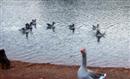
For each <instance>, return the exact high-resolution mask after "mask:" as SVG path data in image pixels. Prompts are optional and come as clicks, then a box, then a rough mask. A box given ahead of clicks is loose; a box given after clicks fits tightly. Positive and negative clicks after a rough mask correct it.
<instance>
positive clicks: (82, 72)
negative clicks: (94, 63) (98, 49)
mask: <svg viewBox="0 0 130 79" xmlns="http://www.w3.org/2000/svg"><path fill="white" fill-rule="evenodd" d="M80 52H81V54H82V64H81V66H80V68H79V70H78V73H77V74H78V79H105V77H106V74H98V75H97V74H95V73H94V72H92V71H90V70H88V69H87V68H86V64H87V63H86V50H85V48H82V49H80Z"/></svg>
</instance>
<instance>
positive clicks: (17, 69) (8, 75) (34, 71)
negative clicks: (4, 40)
mask: <svg viewBox="0 0 130 79" xmlns="http://www.w3.org/2000/svg"><path fill="white" fill-rule="evenodd" d="M78 68H79V66H78V65H71V66H70V65H59V64H58V65H57V64H50V63H29V62H22V61H16V60H13V61H11V69H9V70H2V69H1V68H0V79H77V70H78ZM88 69H90V70H92V71H94V72H96V73H106V74H107V79H130V75H129V74H130V68H122V67H121V68H120V67H117V68H116V67H88Z"/></svg>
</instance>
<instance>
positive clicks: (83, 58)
mask: <svg viewBox="0 0 130 79" xmlns="http://www.w3.org/2000/svg"><path fill="white" fill-rule="evenodd" d="M86 61H87V60H86V53H83V54H82V66H83V67H86V65H87V62H86Z"/></svg>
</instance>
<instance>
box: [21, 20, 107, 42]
mask: <svg viewBox="0 0 130 79" xmlns="http://www.w3.org/2000/svg"><path fill="white" fill-rule="evenodd" d="M36 24H37V23H36V19H32V21H31V22H30V23H26V24H25V27H22V28H21V29H20V30H19V31H21V32H22V34H25V35H26V38H28V34H29V33H31V32H32V30H33V28H37V27H36ZM55 24H56V23H55V22H52V23H46V25H47V27H46V29H47V30H49V29H51V30H52V31H53V32H55V26H54V25H55ZM68 27H69V30H71V31H72V33H74V32H75V29H76V28H75V25H74V24H71V25H69V26H68ZM92 30H94V31H96V34H95V36H96V38H97V42H100V39H101V38H102V37H105V33H101V31H100V29H99V24H97V25H92Z"/></svg>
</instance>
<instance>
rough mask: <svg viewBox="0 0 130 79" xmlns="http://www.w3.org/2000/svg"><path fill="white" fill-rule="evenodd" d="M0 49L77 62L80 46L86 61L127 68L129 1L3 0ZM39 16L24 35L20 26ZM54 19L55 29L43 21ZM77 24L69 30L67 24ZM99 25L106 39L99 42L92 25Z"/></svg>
mask: <svg viewBox="0 0 130 79" xmlns="http://www.w3.org/2000/svg"><path fill="white" fill-rule="evenodd" d="M1 3H2V4H1V7H0V9H1V18H0V23H1V28H0V38H1V39H0V48H5V49H6V52H7V55H8V57H9V58H10V59H17V60H22V61H29V62H38V63H44V62H50V63H59V64H68V65H70V64H80V61H81V56H80V53H79V49H80V48H81V47H85V48H86V49H87V51H88V65H89V66H115V67H130V64H129V63H130V51H129V50H130V41H129V40H130V38H128V37H129V36H130V33H129V32H130V27H129V26H130V22H129V21H130V8H129V3H130V1H129V0H125V1H124V0H109V1H103V0H30V1H27V0H19V1H18V0H3V1H2V2H1ZM35 18H36V19H37V29H34V30H33V33H32V34H30V35H29V38H28V40H27V39H26V37H25V36H23V35H21V33H20V32H19V31H18V29H20V28H22V27H24V26H25V23H27V22H30V21H31V20H32V19H35ZM53 21H55V22H56V24H55V27H56V29H55V31H56V32H55V33H54V32H52V31H50V30H46V27H47V26H46V23H52V22H53ZM73 23H74V24H75V27H76V30H75V34H73V33H72V32H71V31H70V30H68V25H70V24H73ZM95 24H100V29H101V31H105V32H106V36H105V38H102V39H101V42H100V43H97V42H96V41H97V40H96V38H95V36H94V32H93V31H92V28H91V27H92V25H95Z"/></svg>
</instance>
